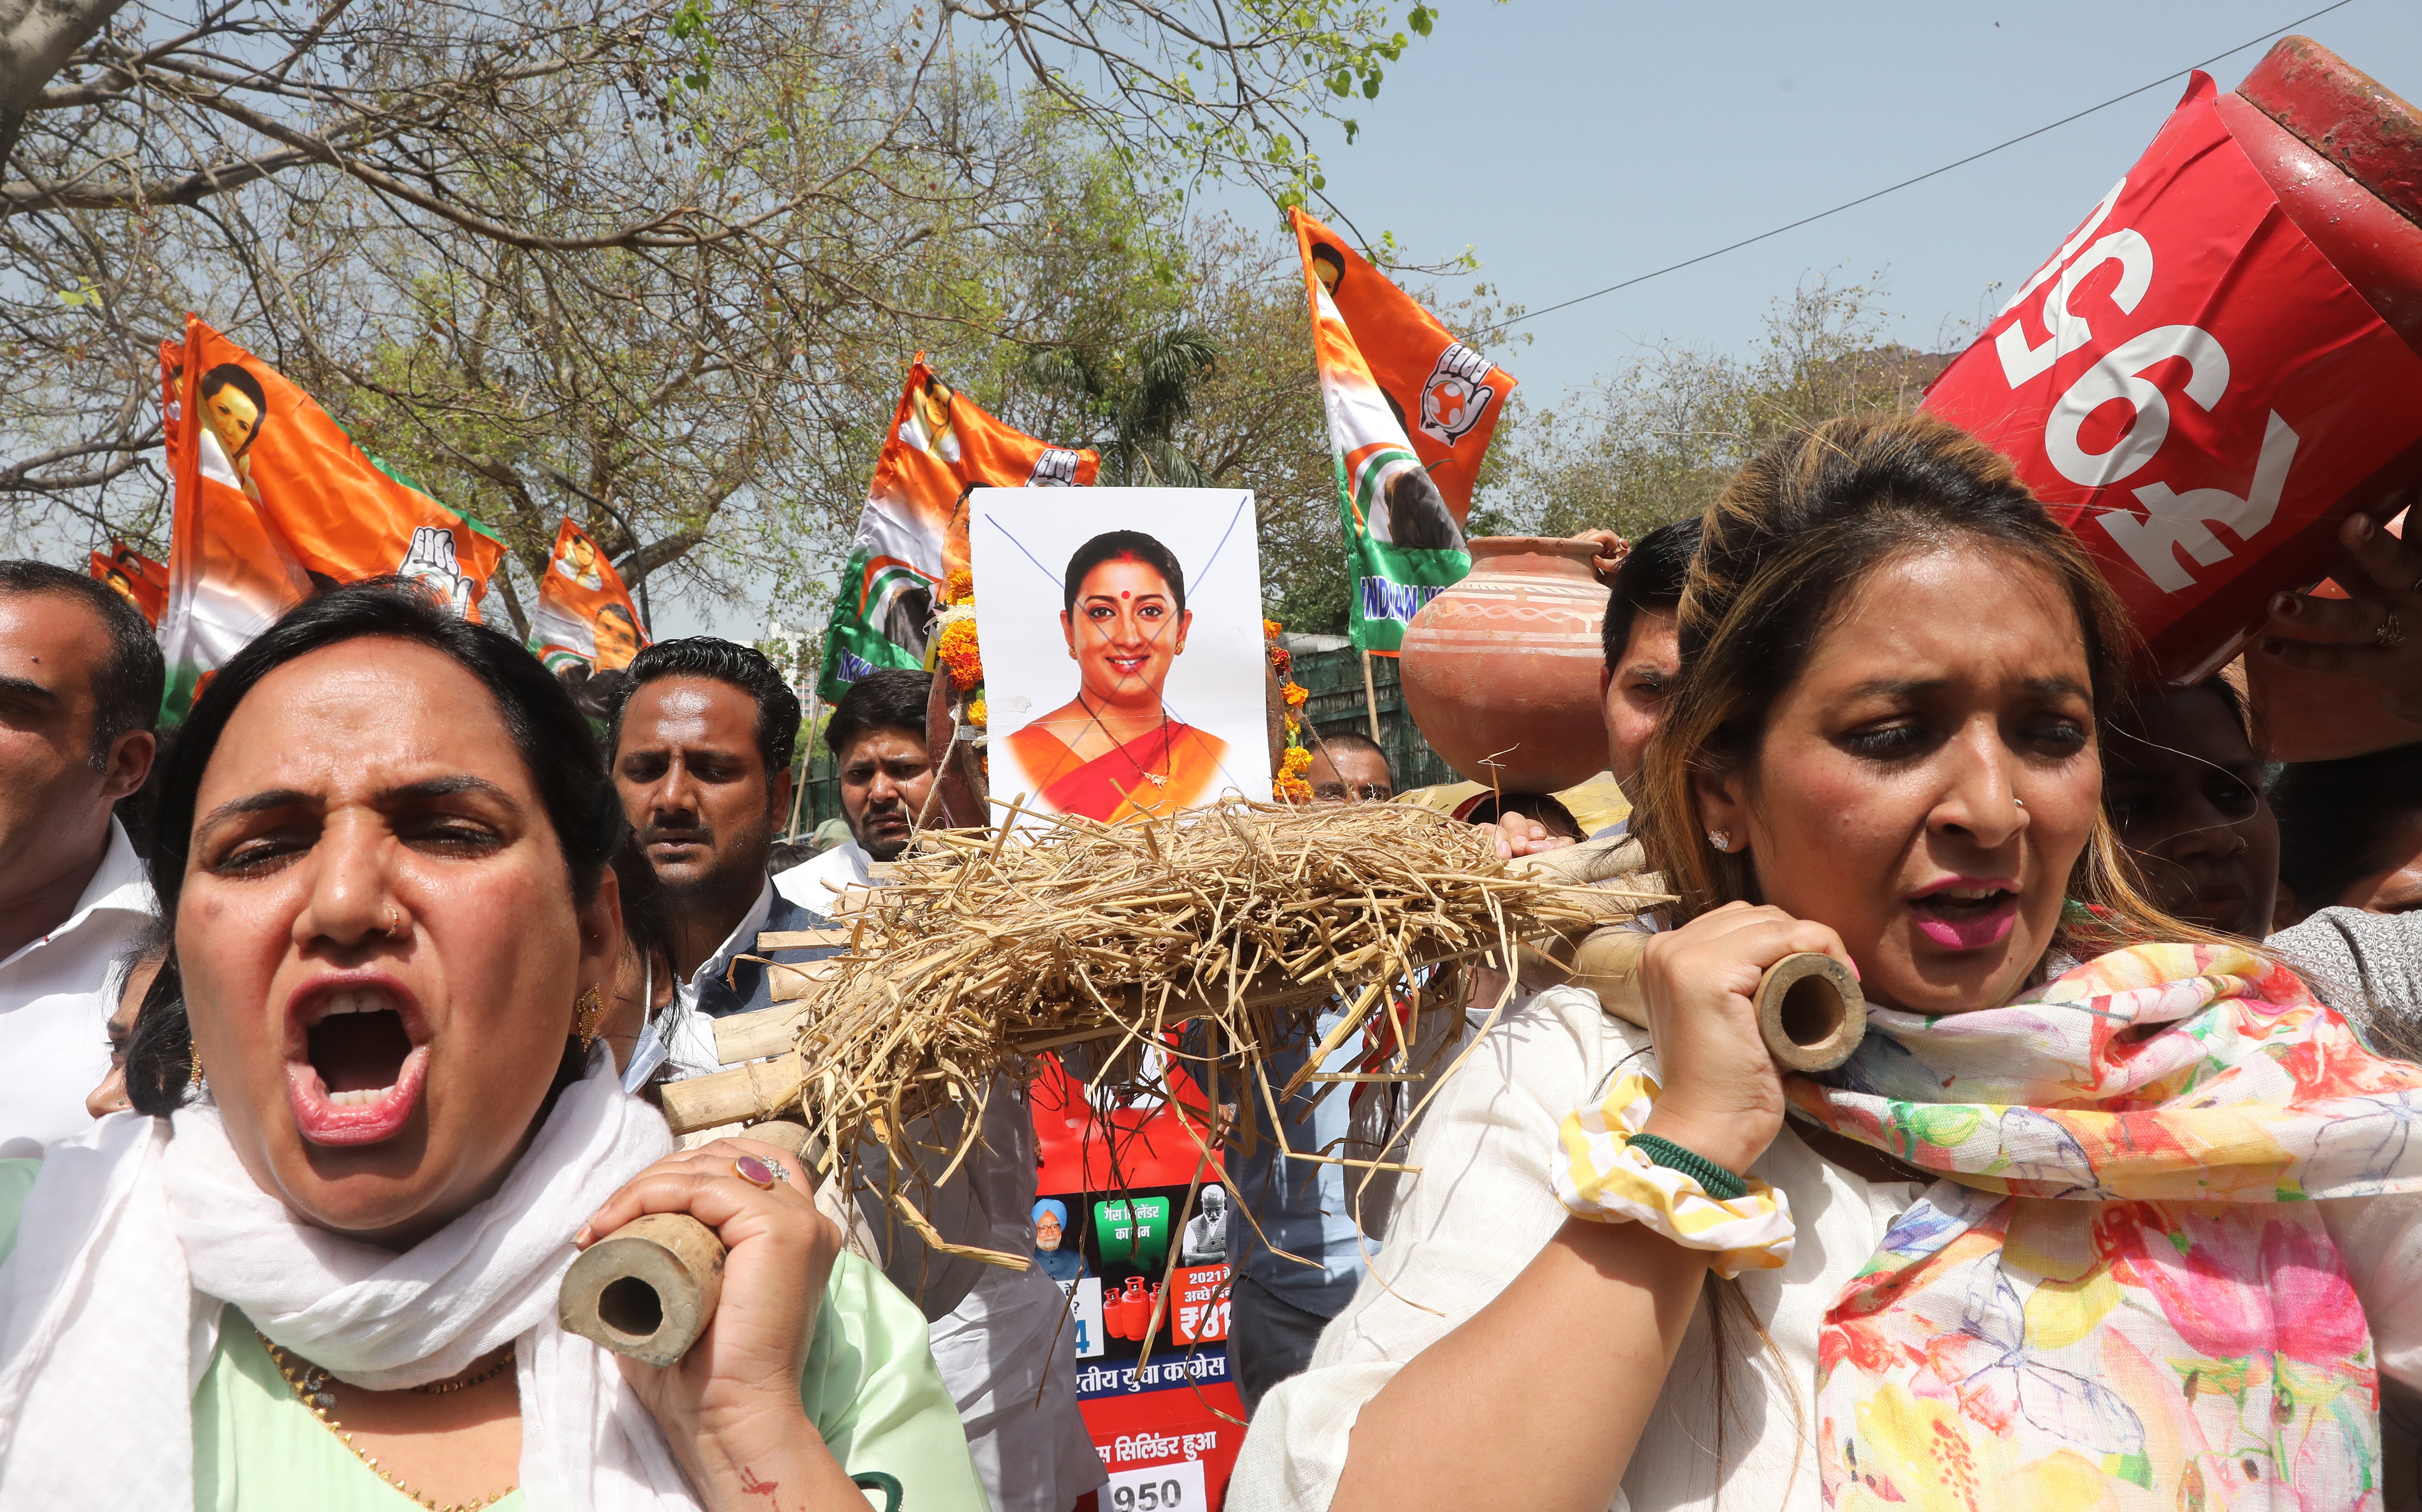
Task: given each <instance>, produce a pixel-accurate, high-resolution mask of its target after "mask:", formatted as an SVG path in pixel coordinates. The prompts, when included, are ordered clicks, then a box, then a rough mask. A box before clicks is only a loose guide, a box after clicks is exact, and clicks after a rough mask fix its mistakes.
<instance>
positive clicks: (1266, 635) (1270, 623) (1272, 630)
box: [1262, 620, 1286, 640]
mask: <svg viewBox="0 0 2422 1512" xmlns="http://www.w3.org/2000/svg"><path fill="white" fill-rule="evenodd" d="M1285 628H1286V626H1284V625H1282V624H1281V623H1279V622H1277V621H1276V620H1264V621H1263V622H1262V638H1263V639H1264V640H1276V639H1277V638H1279V632H1280V631H1282V630H1283V629H1285Z"/></svg>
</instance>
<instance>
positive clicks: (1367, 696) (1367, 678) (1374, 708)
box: [1362, 651, 1387, 747]
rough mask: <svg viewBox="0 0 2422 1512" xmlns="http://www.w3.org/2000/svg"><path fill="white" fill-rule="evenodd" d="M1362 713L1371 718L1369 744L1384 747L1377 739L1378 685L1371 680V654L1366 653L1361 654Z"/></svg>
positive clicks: (1381, 741) (1384, 742) (1384, 743)
mask: <svg viewBox="0 0 2422 1512" xmlns="http://www.w3.org/2000/svg"><path fill="white" fill-rule="evenodd" d="M1362 712H1363V713H1364V714H1367V715H1369V716H1370V717H1371V744H1373V745H1375V746H1380V747H1385V746H1386V745H1387V742H1386V741H1384V740H1381V739H1380V738H1379V690H1378V685H1377V684H1376V683H1375V682H1373V681H1372V680H1371V654H1370V653H1369V652H1367V651H1366V652H1364V653H1363V654H1362Z"/></svg>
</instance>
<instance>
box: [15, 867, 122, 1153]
mask: <svg viewBox="0 0 2422 1512" xmlns="http://www.w3.org/2000/svg"><path fill="white" fill-rule="evenodd" d="M156 908H157V906H156V905H155V904H154V903H153V902H152V899H151V884H150V881H149V879H148V878H147V877H146V876H145V875H144V873H143V861H142V858H140V857H138V856H136V855H135V854H134V845H133V844H132V843H129V842H128V840H127V838H126V831H125V830H124V829H123V828H121V827H119V826H118V821H117V820H116V819H112V820H110V822H109V848H108V849H107V850H105V851H103V852H102V858H101V865H100V866H99V867H97V868H95V869H94V871H93V874H92V880H91V881H89V882H87V883H86V884H85V889H84V891H83V893H82V894H80V895H79V896H78V897H77V899H76V906H75V911H74V912H72V913H71V914H69V915H68V917H67V921H65V922H64V923H62V924H60V925H59V927H58V928H56V929H54V930H52V931H51V932H50V933H49V934H47V935H44V936H43V937H40V938H39V939H37V940H33V941H30V942H29V943H27V944H25V945H24V946H23V947H22V948H20V949H19V950H18V951H17V952H16V953H14V954H12V955H10V956H9V957H8V959H7V960H5V961H0V1050H5V1052H6V1053H0V1160H5V1159H17V1158H31V1157H34V1156H39V1155H40V1154H41V1153H42V1146H43V1145H45V1144H47V1143H49V1142H51V1141H53V1140H57V1139H65V1138H67V1137H68V1136H69V1135H71V1134H78V1133H82V1132H83V1131H84V1129H85V1127H86V1125H89V1124H90V1123H91V1122H92V1115H91V1114H90V1113H88V1112H86V1111H85V1106H84V1099H85V1095H86V1093H88V1092H90V1091H92V1089H93V1087H94V1086H95V1085H97V1084H98V1083H99V1082H100V1080H101V1079H102V1077H103V1076H105V1075H107V1074H108V1071H109V1035H108V1026H109V1016H110V1015H111V1014H112V1013H113V1012H115V1011H116V1010H117V1007H118V997H117V994H116V993H114V992H112V991H111V990H110V981H109V979H110V968H111V967H112V966H113V965H115V964H116V963H117V960H118V956H119V954H121V953H123V952H124V951H125V950H126V948H127V946H128V945H129V944H130V943H131V942H132V941H133V940H134V937H135V935H136V934H137V933H138V932H140V931H141V930H142V928H143V926H144V924H145V923H146V922H147V921H149V919H150V918H151V916H152V914H153V913H154V912H155V911H156Z"/></svg>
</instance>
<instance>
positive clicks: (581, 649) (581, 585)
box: [529, 515, 649, 672]
mask: <svg viewBox="0 0 2422 1512" xmlns="http://www.w3.org/2000/svg"><path fill="white" fill-rule="evenodd" d="M648 644H649V640H648V632H647V628H646V627H645V626H644V625H642V624H640V623H639V611H638V609H637V607H636V606H633V605H632V603H631V595H630V594H629V593H628V592H627V591H624V590H623V587H622V576H621V574H620V573H617V572H616V571H615V570H614V563H613V562H612V561H610V560H609V559H607V558H606V553H605V551H604V550H602V549H601V548H600V547H599V546H598V544H597V543H596V542H594V541H592V540H590V536H589V532H588V531H586V530H583V529H582V528H580V527H578V526H576V525H574V524H573V523H572V518H571V516H569V515H566V516H565V517H564V521H563V524H562V525H560V526H558V528H556V532H555V551H554V553H553V554H552V555H550V556H549V557H548V558H547V560H546V576H545V577H544V578H543V579H542V580H541V581H540V583H539V585H538V608H537V609H536V610H535V611H534V612H532V613H531V615H530V634H529V649H530V650H532V651H534V652H536V653H537V654H538V658H539V660H541V661H543V662H544V663H545V664H546V669H547V670H548V671H550V672H561V671H563V670H564V669H566V668H569V667H574V666H579V667H586V668H589V669H592V670H595V671H600V672H611V671H619V670H621V669H622V668H624V667H627V666H629V665H630V664H631V658H632V657H634V656H636V655H637V654H639V652H640V650H641V649H642V648H644V647H645V646H647V645H648Z"/></svg>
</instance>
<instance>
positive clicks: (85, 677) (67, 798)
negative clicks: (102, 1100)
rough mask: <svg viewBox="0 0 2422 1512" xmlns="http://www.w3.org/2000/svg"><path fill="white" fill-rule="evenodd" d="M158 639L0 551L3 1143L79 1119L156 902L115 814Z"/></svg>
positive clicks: (158, 679) (141, 771) (90, 591)
mask: <svg viewBox="0 0 2422 1512" xmlns="http://www.w3.org/2000/svg"><path fill="white" fill-rule="evenodd" d="M163 680H164V679H163V670H162V666H161V660H160V646H159V642H158V641H156V640H154V639H153V638H152V636H151V627H150V625H149V624H147V623H145V622H144V619H143V616H142V615H141V614H139V613H138V612H136V611H135V609H134V606H131V605H129V604H128V603H127V602H126V601H125V600H124V599H123V598H120V597H119V596H118V593H117V592H116V591H113V590H111V589H110V588H108V587H107V586H105V585H103V584H101V583H97V582H95V581H93V579H92V578H90V577H89V576H87V575H85V574H83V573H76V572H70V571H68V570H67V569H65V568H63V567H54V566H51V565H49V564H48V563H45V562H38V561H0V1046H5V1047H7V1049H8V1054H6V1055H5V1056H0V1159H5V1158H15V1157H30V1156H38V1155H39V1154H41V1149H42V1146H43V1145H44V1144H46V1143H48V1142H50V1141H52V1140H55V1139H63V1138H65V1137H67V1136H68V1135H71V1134H74V1133H76V1132H78V1131H79V1130H81V1129H82V1128H84V1127H85V1126H86V1123H87V1122H88V1116H89V1115H87V1114H86V1110H85V1102H84V1097H85V1093H86V1089H88V1088H89V1087H91V1086H92V1084H93V1083H94V1082H96V1081H99V1080H100V1079H102V1075H103V1073H104V1072H106V1071H107V1069H108V1066H109V1041H108V1038H107V1034H106V1032H105V1027H104V1026H105V1025H106V1024H107V1023H108V1021H109V1016H110V1011H111V1010H112V1009H113V1008H115V1007H116V1006H117V995H116V994H115V993H114V992H112V991H111V990H110V975H111V971H112V968H113V967H114V966H115V965H116V963H117V960H118V956H119V955H120V954H122V953H124V951H125V950H126V948H127V945H128V944H129V943H130V942H131V941H132V940H133V938H134V937H135V936H136V935H137V934H139V933H140V932H141V931H142V930H143V929H144V928H145V926H147V925H148V924H149V922H150V921H151V917H152V914H153V911H154V908H155V905H154V904H153V902H152V899H151V888H150V884H149V883H148V882H147V881H145V880H144V875H143V863H142V861H141V860H140V859H138V858H136V856H135V854H134V845H133V843H131V842H130V841H129V840H128V839H127V835H126V830H125V827H123V826H122V825H120V824H119V823H118V819H117V817H116V810H117V807H118V799H120V798H123V797H126V796H127V795H130V794H132V793H134V791H135V790H136V789H137V788H140V787H141V786H142V785H143V780H144V778H145V777H146V776H147V775H149V772H150V770H151V756H152V751H153V749H154V748H155V746H156V740H155V737H154V736H153V734H152V726H153V725H154V723H155V722H156V721H157V720H158V717H159V713H160V691H161V685H162V683H163Z"/></svg>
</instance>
